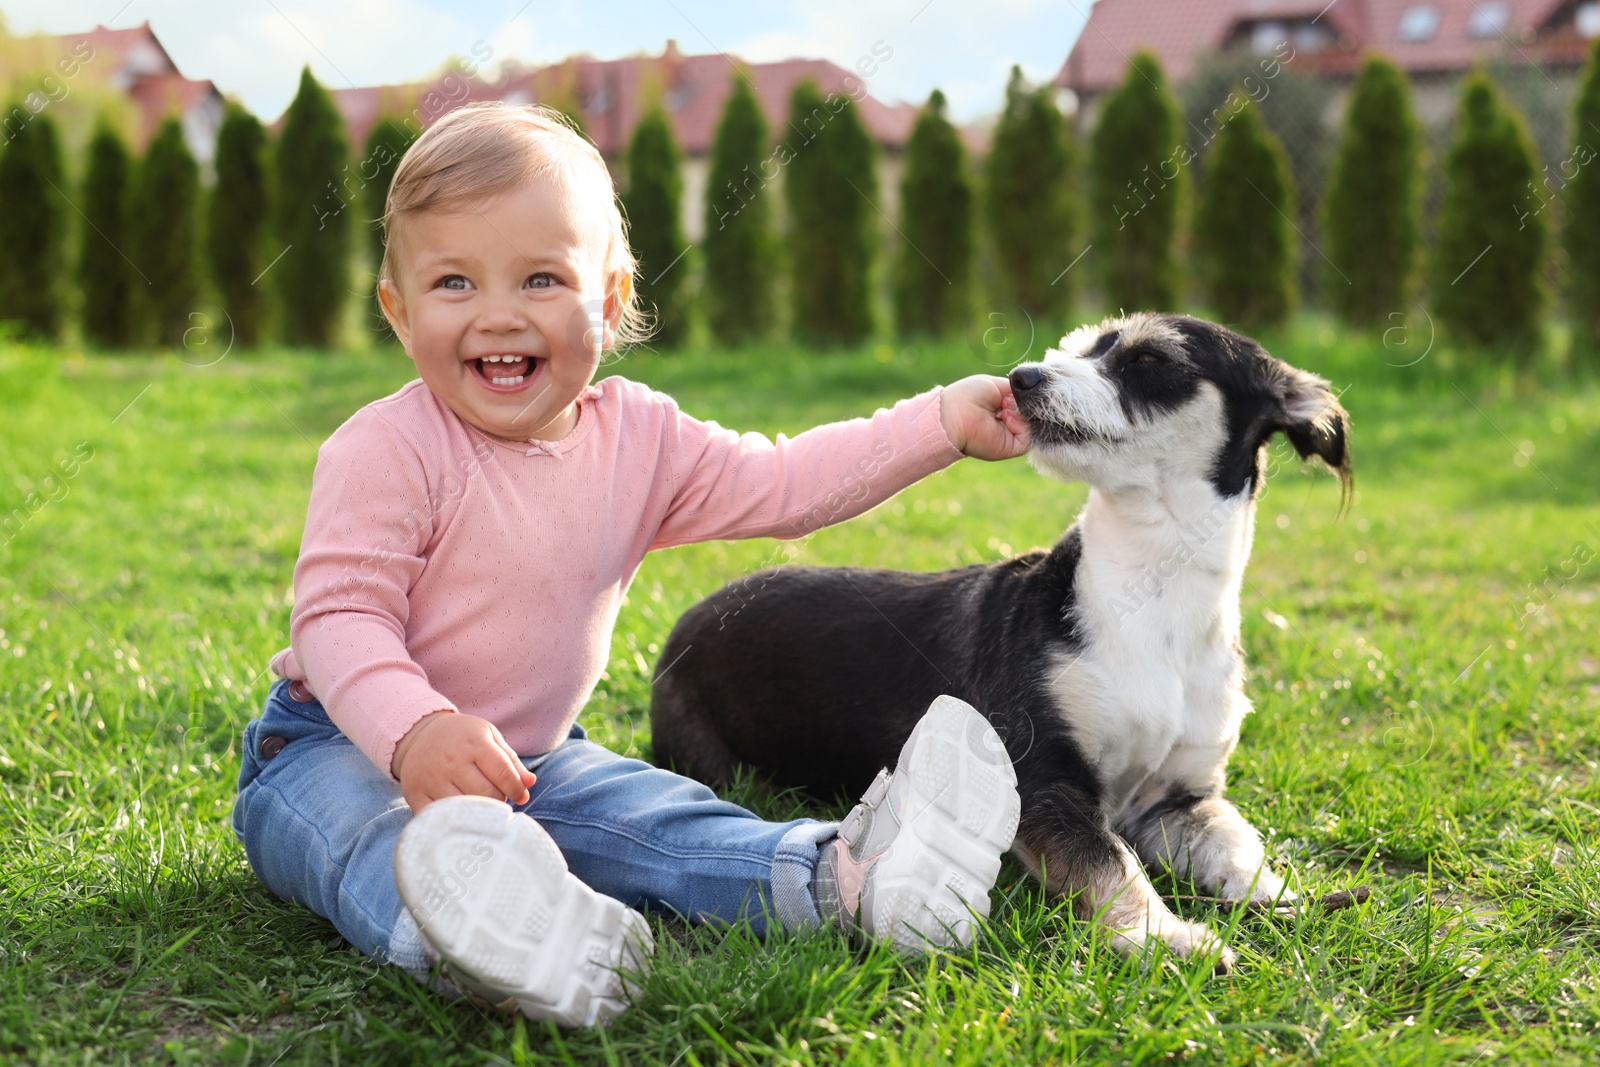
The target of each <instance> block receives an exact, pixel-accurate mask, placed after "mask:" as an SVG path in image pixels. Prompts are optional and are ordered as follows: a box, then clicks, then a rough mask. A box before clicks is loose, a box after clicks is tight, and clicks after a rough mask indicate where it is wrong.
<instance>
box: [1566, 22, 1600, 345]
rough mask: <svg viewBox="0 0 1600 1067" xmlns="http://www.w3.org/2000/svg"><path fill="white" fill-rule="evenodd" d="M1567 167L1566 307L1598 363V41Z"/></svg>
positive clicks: (1576, 111)
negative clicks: (1571, 172)
mask: <svg viewBox="0 0 1600 1067" xmlns="http://www.w3.org/2000/svg"><path fill="white" fill-rule="evenodd" d="M1572 120H1573V121H1572V131H1573V132H1572V140H1573V148H1572V154H1571V157H1570V158H1571V160H1572V163H1571V164H1569V165H1572V166H1577V168H1578V172H1577V174H1575V175H1573V177H1572V179H1571V181H1570V182H1569V183H1568V185H1567V189H1566V206H1567V217H1566V222H1565V237H1566V246H1567V261H1568V264H1569V270H1570V273H1569V275H1568V288H1567V307H1568V308H1569V309H1570V310H1571V314H1572V317H1573V320H1574V322H1573V324H1574V326H1575V327H1576V335H1577V336H1576V340H1577V345H1576V348H1577V349H1578V350H1579V351H1582V352H1583V353H1584V358H1586V359H1587V360H1588V361H1590V362H1593V361H1595V360H1596V359H1600V41H1596V42H1595V43H1594V48H1593V49H1592V50H1591V51H1590V52H1589V63H1588V65H1587V66H1586V67H1584V71H1583V81H1582V84H1581V86H1580V87H1579V89H1578V95H1577V99H1576V100H1575V101H1574V102H1573V109H1572Z"/></svg>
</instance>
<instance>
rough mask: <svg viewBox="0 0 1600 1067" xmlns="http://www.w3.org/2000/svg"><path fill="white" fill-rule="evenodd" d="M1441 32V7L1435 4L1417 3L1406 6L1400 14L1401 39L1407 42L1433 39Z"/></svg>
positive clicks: (1413, 42)
mask: <svg viewBox="0 0 1600 1067" xmlns="http://www.w3.org/2000/svg"><path fill="white" fill-rule="evenodd" d="M1438 32H1439V8H1438V7H1437V6H1436V5H1434V4H1417V5H1415V6H1413V7H1408V8H1406V11H1405V14H1403V15H1401V16H1400V39H1401V40H1402V41H1405V42H1406V43H1407V44H1419V43H1421V42H1423V41H1431V40H1433V35H1434V34H1436V33H1438Z"/></svg>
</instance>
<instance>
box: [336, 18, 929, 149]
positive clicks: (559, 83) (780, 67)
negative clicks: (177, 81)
mask: <svg viewBox="0 0 1600 1067" xmlns="http://www.w3.org/2000/svg"><path fill="white" fill-rule="evenodd" d="M736 70H742V71H744V72H745V73H746V74H747V75H748V77H749V78H750V81H751V84H752V85H753V86H754V88H755V92H756V97H757V98H758V99H759V100H760V102H761V109H762V111H763V112H764V113H765V115H766V118H767V123H768V125H769V126H770V127H771V128H772V131H773V136H774V137H775V138H781V137H782V128H783V127H784V126H785V125H786V124H787V123H788V119H789V97H790V96H791V94H792V93H793V92H794V89H795V86H797V85H799V84H800V82H802V81H804V80H805V79H807V78H810V79H812V80H814V81H815V82H816V83H817V86H818V88H820V89H821V90H822V92H823V93H824V94H833V93H849V92H850V91H851V90H854V92H855V93H856V94H858V95H857V106H858V107H859V109H860V114H861V119H862V122H863V123H864V124H865V125H866V127H867V132H868V133H870V134H871V135H872V136H873V137H874V138H875V139H876V140H877V141H878V142H879V143H880V144H883V145H885V146H888V147H891V148H896V149H898V148H902V147H904V145H905V143H906V141H907V140H908V139H909V138H910V136H911V127H912V126H913V124H914V123H915V122H916V117H917V109H916V108H915V107H912V106H911V105H910V104H885V103H883V102H882V101H880V100H876V99H874V98H873V97H871V96H867V95H863V94H862V90H863V88H864V83H863V82H862V81H861V80H860V79H858V78H856V77H855V76H854V75H853V74H851V72H849V71H847V70H845V69H844V68H842V67H840V66H838V65H836V64H834V63H830V62H828V61H827V60H824V59H787V60H783V61H782V62H778V63H748V64H747V63H739V62H737V61H735V60H732V59H729V58H728V57H727V56H722V55H694V56H686V55H682V54H681V53H679V52H678V50H677V46H676V44H675V43H674V42H668V44H667V48H666V50H665V51H664V52H663V53H662V54H661V55H658V56H645V55H637V56H627V57H624V58H622V59H609V60H601V59H594V58H592V57H589V56H578V57H574V58H571V59H567V60H565V61H563V62H561V63H556V64H551V65H549V66H545V67H540V68H537V69H535V70H532V71H525V72H514V73H512V74H510V75H508V76H507V77H505V78H504V79H502V80H501V81H499V82H497V83H495V84H492V85H489V84H485V83H482V82H478V81H470V80H465V79H461V78H460V77H459V76H457V75H445V76H443V77H442V78H440V79H436V80H435V81H433V82H429V83H425V84H421V85H412V86H381V87H376V88H369V89H342V90H335V91H334V93H333V97H334V101H335V103H336V104H337V106H338V108H339V111H340V113H341V114H342V115H343V116H344V119H345V124H346V126H347V128H348V129H349V131H350V139H351V142H352V143H353V144H355V145H361V144H363V143H365V140H366V136H367V134H368V132H369V131H370V130H371V128H372V126H373V124H374V123H376V122H377V120H378V119H379V118H380V117H381V116H382V115H384V114H394V115H396V117H400V116H404V115H407V114H411V113H413V112H416V113H417V117H419V118H420V119H422V120H423V124H424V125H427V124H428V123H431V122H432V121H433V120H434V119H436V118H438V117H439V116H440V115H442V114H444V113H445V111H446V110H448V108H428V107H423V106H420V104H421V102H422V101H423V100H424V97H425V94H426V93H427V92H428V91H429V90H430V89H431V90H434V91H436V92H438V93H439V96H440V98H442V99H444V100H447V101H449V104H450V106H451V107H456V106H460V105H461V104H463V103H466V102H467V101H469V100H510V101H515V102H520V103H547V104H551V105H554V106H557V107H566V108H570V107H574V106H576V108H577V109H578V111H579V112H580V113H581V115H582V118H583V122H584V128H585V130H586V132H587V133H588V135H589V137H590V138H591V139H592V140H593V141H594V142H595V144H596V145H597V146H599V148H600V151H601V153H602V154H603V155H605V156H606V157H608V158H616V157H618V156H620V155H622V154H623V153H624V152H625V151H626V149H627V144H628V139H629V137H631V136H632V134H633V128H634V126H635V125H636V124H637V123H638V121H639V119H640V118H641V117H642V116H643V114H644V111H645V110H646V109H647V108H648V107H649V106H651V105H652V104H653V103H654V102H655V101H657V100H660V101H661V102H662V103H664V105H665V106H666V109H667V117H668V119H669V120H670V121H671V123H672V127H673V133H674V135H675V136H676V137H677V141H678V146H679V147H680V148H681V149H682V150H683V151H684V152H685V154H687V155H703V154H706V153H708V152H710V151H711V144H712V141H713V140H714V139H715V137H716V130H717V123H718V122H720V121H721V119H722V111H723V107H724V105H725V104H726V103H727V99H728V97H729V96H730V95H731V94H732V92H733V76H734V73H735V71H736ZM463 83H464V84H465V86H466V87H467V88H466V89H465V90H464V89H463ZM447 90H448V91H447Z"/></svg>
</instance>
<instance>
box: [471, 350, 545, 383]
mask: <svg viewBox="0 0 1600 1067" xmlns="http://www.w3.org/2000/svg"><path fill="white" fill-rule="evenodd" d="M469 362H470V364H471V366H472V369H473V371H475V372H476V373H477V375H478V377H480V378H482V379H483V380H484V381H486V382H488V383H489V384H491V385H499V386H508V385H521V384H522V381H523V379H524V378H526V377H527V376H528V375H530V374H532V373H533V372H534V370H536V369H537V363H538V361H537V360H535V359H533V358H532V357H531V356H484V357H482V358H481V359H474V360H470V361H469Z"/></svg>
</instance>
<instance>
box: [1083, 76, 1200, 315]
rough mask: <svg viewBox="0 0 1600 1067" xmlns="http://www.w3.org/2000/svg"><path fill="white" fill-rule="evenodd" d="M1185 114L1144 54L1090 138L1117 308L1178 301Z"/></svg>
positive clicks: (1097, 235) (1102, 245)
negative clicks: (1177, 248) (1182, 122)
mask: <svg viewBox="0 0 1600 1067" xmlns="http://www.w3.org/2000/svg"><path fill="white" fill-rule="evenodd" d="M1179 115H1180V112H1179V108H1178V102H1177V100H1176V99H1175V98H1174V97H1173V95H1172V92H1171V91H1170V90H1169V89H1168V88H1167V80H1166V75H1165V74H1164V73H1163V72H1162V69H1161V64H1160V63H1159V62H1157V60H1156V57H1155V56H1154V55H1153V54H1151V53H1150V52H1140V53H1138V54H1137V55H1135V56H1134V57H1133V59H1132V61H1130V62H1129V64H1128V73H1127V75H1126V76H1125V77H1124V78H1123V79H1122V84H1120V85H1119V86H1118V87H1117V88H1116V90H1115V91H1114V92H1112V94H1111V95H1110V97H1108V98H1107V99H1106V102H1105V106H1104V107H1103V108H1102V109H1101V111H1100V119H1099V122H1098V123H1097V124H1096V125H1095V129H1094V134H1093V136H1092V137H1091V139H1090V145H1091V147H1090V167H1091V171H1092V177H1091V180H1090V188H1091V193H1090V195H1091V197H1092V204H1093V206H1092V207H1091V209H1090V210H1091V212H1092V214H1093V216H1094V243H1095V249H1094V252H1093V253H1092V254H1093V255H1094V256H1095V258H1096V259H1097V260H1098V261H1099V264H1100V272H1101V277H1102V279H1103V280H1104V284H1105V290H1106V303H1107V304H1108V305H1109V306H1110V307H1111V308H1113V309H1118V310H1123V311H1135V310H1162V311H1166V310H1171V309H1172V308H1174V307H1175V306H1176V305H1177V303H1178V292H1179V285H1180V279H1179V271H1178V262H1177V256H1176V254H1175V245H1176V242H1177V234H1178V222H1179V219H1180V217H1181V213H1182V211H1183V208H1184V203H1185V197H1186V196H1187V193H1188V185H1189V179H1188V170H1187V167H1188V164H1189V162H1190V159H1191V157H1190V155H1189V152H1188V149H1187V148H1186V147H1182V146H1181V136H1180V130H1179V122H1180V118H1179Z"/></svg>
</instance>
